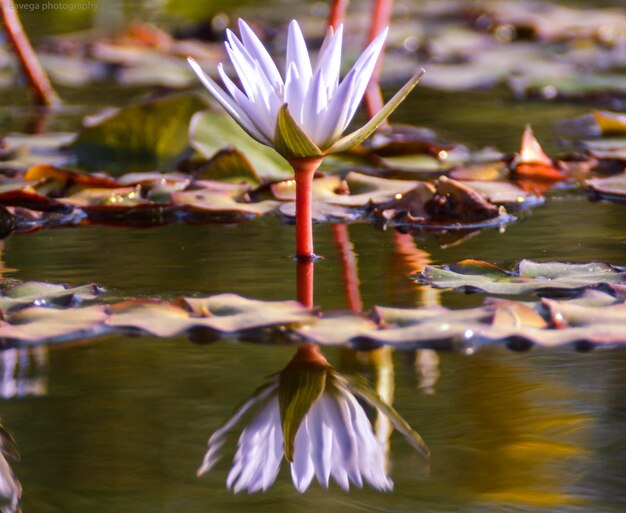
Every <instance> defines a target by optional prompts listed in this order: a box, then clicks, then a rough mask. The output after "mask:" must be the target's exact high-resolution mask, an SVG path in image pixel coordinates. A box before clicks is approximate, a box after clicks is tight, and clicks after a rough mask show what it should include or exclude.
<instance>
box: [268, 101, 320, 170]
mask: <svg viewBox="0 0 626 513" xmlns="http://www.w3.org/2000/svg"><path fill="white" fill-rule="evenodd" d="M274 149H275V150H276V151H277V152H278V153H280V154H281V155H282V156H283V157H285V158H286V159H290V158H294V157H297V158H303V157H321V156H322V150H320V149H319V148H318V147H317V145H316V144H315V143H314V142H313V141H312V140H311V138H310V137H309V136H308V135H307V134H306V132H305V131H304V130H302V128H300V125H298V123H297V122H296V120H295V119H293V117H292V115H291V113H290V112H289V109H288V108H287V104H286V103H285V104H284V105H283V106H282V107H281V108H280V110H279V111H278V117H277V119H276V135H275V136H274Z"/></svg>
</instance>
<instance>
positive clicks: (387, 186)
mask: <svg viewBox="0 0 626 513" xmlns="http://www.w3.org/2000/svg"><path fill="white" fill-rule="evenodd" d="M416 183H417V182H411V181H407V180H390V179H385V178H377V177H375V176H368V175H364V174H360V173H355V172H350V173H348V175H347V176H346V178H345V180H341V179H340V178H339V177H337V176H325V177H321V178H317V179H315V180H313V193H312V195H313V200H314V201H318V202H326V203H332V204H334V205H344V206H350V207H362V206H365V205H368V204H370V203H380V202H381V201H386V200H389V199H390V198H393V197H394V196H395V195H396V194H403V193H405V192H407V191H409V190H411V189H412V188H413V187H414V186H415V184H416ZM271 191H272V195H273V196H274V197H275V198H277V199H280V200H291V201H293V200H295V197H296V183H295V180H287V181H283V182H278V183H274V184H272V185H271Z"/></svg>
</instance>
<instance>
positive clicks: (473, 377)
mask: <svg viewBox="0 0 626 513" xmlns="http://www.w3.org/2000/svg"><path fill="white" fill-rule="evenodd" d="M507 356H508V357H506V358H504V357H503V355H502V354H499V356H498V352H497V351H495V350H493V351H485V352H480V353H478V354H477V355H476V356H475V357H473V358H472V359H471V360H470V361H467V362H466V365H463V366H461V367H459V368H458V371H457V372H458V374H459V375H457V376H456V377H455V378H457V379H460V380H463V381H466V384H465V386H462V389H463V392H462V393H460V394H459V395H458V396H455V397H456V401H459V403H458V404H456V405H455V407H456V408H458V409H459V410H461V411H460V412H458V413H461V417H460V418H462V419H464V421H465V422H464V426H462V427H460V429H461V430H462V434H461V435H460V437H459V438H458V439H457V440H455V442H456V443H458V444H459V446H460V447H462V448H463V450H462V451H461V455H460V456H459V460H460V461H458V462H457V463H460V465H459V466H460V467H461V469H462V472H461V473H460V474H459V475H457V476H456V479H459V480H460V481H459V484H461V486H462V487H463V488H465V491H466V492H469V493H470V494H471V495H475V496H478V498H480V499H481V500H487V501H495V502H507V503H515V504H521V505H529V506H531V505H532V506H546V507H553V506H556V505H559V504H572V503H577V502H580V501H581V500H580V499H579V498H578V497H575V496H572V495H571V494H570V492H569V491H568V490H571V489H572V488H573V487H572V485H573V484H574V483H573V481H574V480H575V479H576V471H575V470H574V469H575V468H576V464H577V462H579V461H580V460H581V459H582V458H584V457H585V456H586V455H588V453H589V450H588V449H587V446H588V442H589V440H588V435H587V433H589V432H590V429H588V428H589V427H590V424H591V416H590V415H589V414H586V413H584V412H581V411H576V410H575V408H574V404H575V400H574V399H575V394H576V393H578V392H579V391H578V390H575V389H574V387H572V386H571V384H569V383H568V382H567V381H566V380H564V378H563V376H562V374H561V373H556V372H555V373H550V372H545V369H544V371H543V372H540V371H539V370H538V369H537V368H535V367H534V364H533V359H532V358H528V357H526V358H516V357H514V356H513V355H512V354H510V353H509V354H508V355H507ZM458 471H459V470H457V472H458Z"/></svg>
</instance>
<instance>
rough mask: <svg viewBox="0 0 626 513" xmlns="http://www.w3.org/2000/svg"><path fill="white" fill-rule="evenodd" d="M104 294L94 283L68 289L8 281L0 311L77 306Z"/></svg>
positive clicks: (51, 285) (46, 284)
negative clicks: (35, 306)
mask: <svg viewBox="0 0 626 513" xmlns="http://www.w3.org/2000/svg"><path fill="white" fill-rule="evenodd" d="M102 292H103V291H102V289H101V288H100V287H98V286H97V285H95V284H93V283H92V284H89V285H82V286H80V287H66V286H65V285H60V284H56V283H44V282H37V281H27V282H14V281H8V282H5V283H4V284H3V285H2V287H1V295H0V309H1V310H2V311H4V312H8V311H10V310H14V309H16V308H23V307H25V306H29V305H37V306H48V305H55V306H69V305H72V306H76V305H77V304H80V303H82V302H83V301H86V300H90V299H95V298H96V297H97V296H98V295H99V294H101V293H102Z"/></svg>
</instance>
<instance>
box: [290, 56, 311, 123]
mask: <svg viewBox="0 0 626 513" xmlns="http://www.w3.org/2000/svg"><path fill="white" fill-rule="evenodd" d="M305 95H306V90H305V88H304V83H303V82H302V81H301V80H300V74H299V72H298V68H296V65H295V63H293V62H292V63H291V64H290V66H289V68H288V69H287V78H286V79H285V103H286V104H287V105H289V112H290V113H291V115H292V116H293V118H294V119H295V120H296V121H297V122H298V123H299V124H300V126H302V107H303V106H304V97H305Z"/></svg>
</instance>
